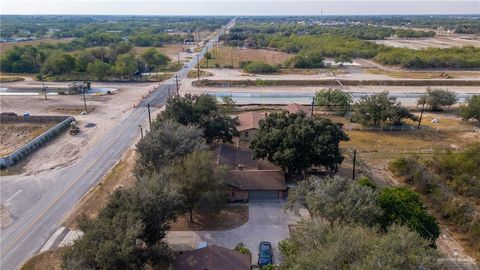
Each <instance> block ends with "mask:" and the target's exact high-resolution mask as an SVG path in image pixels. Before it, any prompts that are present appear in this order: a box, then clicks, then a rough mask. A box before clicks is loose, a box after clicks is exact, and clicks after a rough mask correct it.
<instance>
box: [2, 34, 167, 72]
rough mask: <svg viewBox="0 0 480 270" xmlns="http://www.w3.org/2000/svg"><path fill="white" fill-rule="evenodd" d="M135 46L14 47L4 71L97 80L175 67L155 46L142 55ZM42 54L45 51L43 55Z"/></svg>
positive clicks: (5, 55)
mask: <svg viewBox="0 0 480 270" xmlns="http://www.w3.org/2000/svg"><path fill="white" fill-rule="evenodd" d="M132 49H133V46H132V44H131V43H128V42H120V43H117V44H116V45H114V46H109V47H98V48H92V49H84V50H81V51H78V52H75V53H69V52H66V51H64V50H58V49H42V48H39V47H35V46H23V47H14V48H13V49H11V50H9V51H8V52H6V53H5V54H4V55H2V56H0V71H2V72H6V73H30V74H35V73H42V74H39V76H45V78H48V77H52V78H55V77H56V76H59V75H68V74H70V73H80V74H85V75H87V76H88V77H90V78H91V79H95V80H103V79H105V78H106V77H108V76H116V77H117V78H120V79H130V80H131V79H132V78H133V75H134V74H135V73H140V72H151V71H156V70H157V71H158V70H160V69H164V70H165V69H166V68H171V65H170V63H171V60H170V59H169V58H168V57H167V56H166V55H164V54H162V53H160V52H159V51H158V50H157V49H155V48H150V49H147V50H146V51H144V52H143V53H142V54H140V55H139V56H137V55H135V54H134V53H133V50H132ZM39 55H42V57H41V59H40V58H38V56H39ZM37 60H40V61H37Z"/></svg>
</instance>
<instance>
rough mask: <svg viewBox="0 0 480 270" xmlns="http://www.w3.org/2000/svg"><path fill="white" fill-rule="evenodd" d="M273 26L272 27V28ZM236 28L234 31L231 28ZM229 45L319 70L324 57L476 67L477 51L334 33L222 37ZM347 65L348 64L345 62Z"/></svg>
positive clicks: (478, 64)
mask: <svg viewBox="0 0 480 270" xmlns="http://www.w3.org/2000/svg"><path fill="white" fill-rule="evenodd" d="M271 27H274V26H271ZM234 29H235V28H234ZM409 33H413V35H415V33H414V32H411V30H403V29H399V30H398V33H397V35H399V36H402V35H403V36H408V35H410V34H409ZM224 39H225V41H226V42H228V44H229V45H231V46H247V47H253V48H267V47H268V48H275V49H278V50H280V51H283V52H287V53H295V54H297V55H296V56H295V57H293V58H292V59H291V60H290V61H289V62H287V63H285V66H291V67H295V68H320V67H323V66H324V63H323V61H324V58H325V57H330V58H338V57H346V58H347V59H351V58H357V57H360V58H369V59H370V58H373V59H374V60H375V61H377V62H379V63H382V64H387V65H397V66H401V67H405V68H478V67H480V56H479V55H480V48H475V47H472V46H466V47H463V48H426V49H420V50H414V49H409V48H394V47H387V46H383V45H377V44H375V43H373V42H370V41H365V40H361V39H359V38H358V37H355V36H354V35H343V34H334V33H321V34H312V33H308V34H297V33H290V34H286V35H279V34H271V33H268V34H266V33H254V32H247V33H245V34H243V32H235V31H232V32H231V34H229V35H226V36H224ZM345 62H348V61H345Z"/></svg>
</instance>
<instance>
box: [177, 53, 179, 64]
mask: <svg viewBox="0 0 480 270" xmlns="http://www.w3.org/2000/svg"><path fill="white" fill-rule="evenodd" d="M177 63H178V64H180V52H178V53H177Z"/></svg>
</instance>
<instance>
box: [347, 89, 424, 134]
mask: <svg viewBox="0 0 480 270" xmlns="http://www.w3.org/2000/svg"><path fill="white" fill-rule="evenodd" d="M404 118H409V119H412V120H414V121H416V120H417V117H416V116H415V115H413V114H412V113H410V112H409V111H408V110H407V109H406V108H405V107H402V106H401V104H400V102H397V98H395V97H390V96H389V95H388V92H387V91H384V92H381V93H378V94H374V95H371V96H362V97H361V98H360V100H359V101H358V102H357V103H355V104H354V111H353V113H352V121H355V122H360V123H362V124H363V125H366V126H385V125H400V124H402V120H403V119H404Z"/></svg>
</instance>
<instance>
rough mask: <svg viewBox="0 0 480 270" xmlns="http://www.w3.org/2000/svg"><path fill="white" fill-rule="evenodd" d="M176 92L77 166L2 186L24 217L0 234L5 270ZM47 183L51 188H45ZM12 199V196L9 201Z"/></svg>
mask: <svg viewBox="0 0 480 270" xmlns="http://www.w3.org/2000/svg"><path fill="white" fill-rule="evenodd" d="M233 23H234V21H232V22H230V24H229V27H231V26H233ZM217 39H218V36H217V37H215V38H213V39H211V41H210V42H208V43H207V44H206V45H205V46H204V48H203V50H202V51H201V52H199V53H198V55H199V58H198V59H201V58H202V57H203V55H204V53H205V52H206V50H207V49H209V48H211V47H212V45H213V41H214V40H215V41H216V40H217ZM196 64H197V57H195V56H194V57H193V58H192V60H191V61H190V62H189V63H187V64H186V67H185V68H182V69H181V70H180V71H178V72H177V73H176V75H177V78H178V80H181V79H183V78H185V76H186V75H187V74H188V72H189V71H190V70H191V69H192V68H193V67H195V65H196ZM175 92H176V84H175V76H174V77H172V78H170V79H169V80H167V81H166V82H164V83H163V84H161V85H160V86H159V87H158V88H157V89H156V90H155V91H153V92H152V93H151V94H150V95H149V96H147V97H146V98H145V99H144V100H143V101H142V102H141V103H140V104H139V106H138V107H137V108H136V109H134V110H132V111H131V112H130V114H128V115H127V116H126V117H125V118H124V119H122V120H121V121H120V123H119V124H118V125H117V126H116V127H115V128H112V129H111V130H110V132H108V133H107V134H106V135H105V136H104V137H103V138H102V139H101V140H100V141H99V142H98V143H97V144H96V145H95V146H93V147H92V148H91V149H89V151H88V152H87V153H86V154H85V155H84V156H83V157H82V158H81V159H79V160H77V161H76V162H75V163H74V164H73V165H71V166H68V167H65V168H62V169H59V170H58V171H55V172H54V173H52V174H48V175H47V176H38V177H37V176H33V179H32V176H30V177H18V179H12V180H10V181H6V182H3V183H2V190H1V193H2V203H6V204H12V205H15V207H16V208H17V212H22V214H21V216H18V217H14V219H15V221H14V222H13V223H12V224H11V225H10V226H8V227H7V228H5V229H2V230H1V231H0V233H1V235H0V238H1V242H0V243H1V244H0V251H1V253H0V256H1V258H0V269H2V270H10V269H18V268H19V267H20V266H21V265H22V263H23V262H24V261H25V260H26V259H27V258H29V257H30V256H32V255H33V254H35V252H37V251H38V250H39V249H40V248H41V246H42V245H43V244H44V243H45V242H46V241H47V239H48V238H49V237H50V235H51V234H53V232H54V231H55V230H56V229H57V228H58V227H59V226H60V225H61V224H60V223H61V221H62V219H63V218H64V217H65V215H66V214H67V213H68V212H69V211H70V210H71V209H72V208H73V207H74V205H75V204H76V203H77V202H78V201H79V199H80V198H81V197H82V196H83V195H84V194H85V193H86V192H87V191H88V190H89V189H90V188H91V187H92V186H93V185H95V184H97V183H98V182H99V181H100V179H101V178H102V177H103V176H104V175H105V174H106V173H107V172H108V171H109V170H110V169H111V168H112V166H113V165H114V164H115V162H116V161H117V160H118V159H119V158H120V157H121V155H122V154H123V153H124V152H125V151H126V150H127V149H128V147H129V146H131V145H132V144H133V143H134V142H135V140H136V138H138V125H140V124H143V123H144V121H145V120H146V118H147V117H148V112H147V107H146V105H147V104H148V103H150V104H151V105H152V106H159V107H160V106H163V105H164V104H165V103H166V101H167V99H168V95H169V93H170V94H174V93H175ZM52 158H54V157H52ZM42 182H44V183H51V185H41V184H40V183H42ZM44 186H47V187H48V188H43V190H42V192H40V193H39V192H38V190H35V188H37V187H38V188H39V189H42V187H44ZM22 193H23V194H22ZM7 194H8V197H7V198H5V197H4V196H5V195H7ZM29 195H32V196H29ZM32 197H33V198H32ZM31 202H33V203H31ZM19 208H20V209H19Z"/></svg>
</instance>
